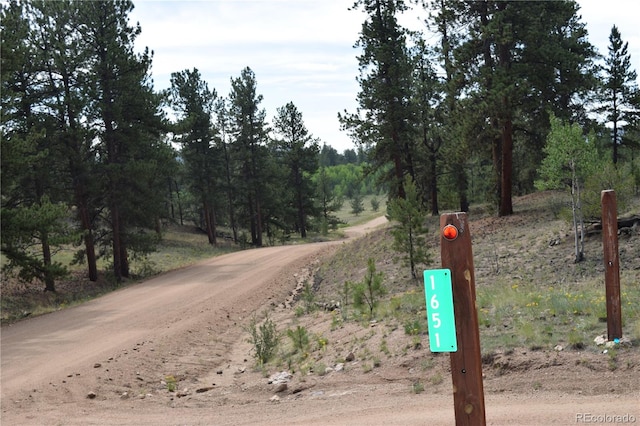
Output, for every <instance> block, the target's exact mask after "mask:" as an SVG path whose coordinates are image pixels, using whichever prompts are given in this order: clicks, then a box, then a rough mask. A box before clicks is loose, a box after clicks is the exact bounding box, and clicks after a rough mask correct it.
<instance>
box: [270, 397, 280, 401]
mask: <svg viewBox="0 0 640 426" xmlns="http://www.w3.org/2000/svg"><path fill="white" fill-rule="evenodd" d="M269 401H271V402H280V397H279V396H278V395H273V396H272V397H271V398H269Z"/></svg>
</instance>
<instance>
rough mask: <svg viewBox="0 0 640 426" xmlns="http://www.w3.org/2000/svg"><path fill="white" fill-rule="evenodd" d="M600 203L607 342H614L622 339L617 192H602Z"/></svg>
mask: <svg viewBox="0 0 640 426" xmlns="http://www.w3.org/2000/svg"><path fill="white" fill-rule="evenodd" d="M600 201H601V202H602V247H603V249H604V282H605V296H606V299H607V340H614V339H620V338H621V337H622V310H621V307H622V303H621V301H620V257H619V254H618V208H617V205H616V192H615V191H614V190H611V189H610V190H606V191H602V192H601V193H600Z"/></svg>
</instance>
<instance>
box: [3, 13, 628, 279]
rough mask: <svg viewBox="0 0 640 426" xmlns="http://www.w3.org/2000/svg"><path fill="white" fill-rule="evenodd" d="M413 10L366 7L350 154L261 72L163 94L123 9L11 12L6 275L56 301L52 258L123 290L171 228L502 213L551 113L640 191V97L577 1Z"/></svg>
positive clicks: (260, 230) (532, 166)
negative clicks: (366, 199) (268, 105)
mask: <svg viewBox="0 0 640 426" xmlns="http://www.w3.org/2000/svg"><path fill="white" fill-rule="evenodd" d="M417 3H418V4H416V2H405V1H401V0H358V1H356V2H355V4H354V8H356V9H360V10H363V11H364V12H366V15H367V18H366V20H365V21H364V22H363V24H362V30H361V32H360V38H359V39H358V40H357V41H356V47H357V48H358V49H359V52H360V53H359V54H358V55H357V58H358V61H359V71H360V75H359V77H358V83H359V85H360V91H359V93H358V94H357V101H358V105H359V107H358V108H357V110H356V111H351V112H350V111H343V112H341V113H340V114H339V119H340V121H341V123H342V126H343V129H344V130H345V131H347V132H348V133H349V134H350V136H351V137H352V138H353V140H354V142H356V146H357V149H354V150H346V151H345V152H344V153H342V154H340V153H338V152H337V151H336V150H335V149H333V148H331V147H330V146H328V145H326V144H325V143H323V141H320V140H318V139H317V138H315V137H314V136H313V134H312V131H311V129H307V128H306V126H305V124H304V120H303V112H302V111H299V110H298V108H297V107H296V105H294V104H293V103H291V102H290V103H287V104H286V105H283V106H281V107H280V108H278V109H277V111H275V112H270V113H271V114H273V116H272V118H271V119H268V117H267V111H265V109H264V108H262V107H261V103H262V101H263V98H262V95H260V94H259V89H258V81H257V77H256V75H255V74H254V72H253V71H252V70H251V68H249V67H246V68H245V69H243V70H239V73H240V74H239V76H237V77H232V78H231V90H230V93H229V94H227V95H226V96H223V95H221V94H219V93H217V91H216V89H215V88H212V87H209V85H208V83H207V82H206V81H205V80H204V78H203V76H202V75H201V74H200V72H199V71H198V69H191V70H188V69H187V70H176V71H175V72H174V73H173V74H172V75H171V87H170V89H168V90H165V91H157V90H156V89H155V88H154V86H153V80H152V75H151V71H150V70H151V64H152V60H153V54H152V52H151V51H150V50H148V49H146V50H144V51H142V52H141V53H136V49H135V48H134V47H135V41H136V37H137V36H138V35H139V34H140V32H141V31H142V28H140V27H139V26H138V25H132V24H131V23H130V22H129V14H130V12H131V11H132V10H133V7H134V4H133V3H132V2H131V1H129V0H115V1H108V2H107V1H98V2H87V1H78V0H60V1H55V2H50V1H36V0H31V1H15V0H14V1H9V2H3V4H2V68H1V72H2V74H1V79H2V80H1V83H2V87H1V102H2V104H1V105H2V117H1V125H2V139H1V142H2V145H1V149H2V155H1V161H2V164H1V173H2V175H1V178H2V179H1V185H2V187H1V189H2V193H1V201H2V205H1V226H2V229H1V231H2V241H1V243H2V244H1V249H2V255H3V257H4V259H5V261H3V264H4V267H5V268H8V269H13V270H15V271H16V272H17V273H18V274H19V276H20V277H21V278H22V279H24V280H27V281H29V280H34V279H35V280H38V281H40V282H42V283H44V285H45V289H47V290H51V291H55V281H56V279H58V278H59V277H61V276H63V275H64V274H65V273H66V268H65V266H64V265H60V264H58V263H56V262H55V261H54V253H55V250H56V249H57V248H59V247H62V246H68V245H70V244H76V245H77V246H78V251H77V259H76V260H77V261H78V262H82V263H84V264H86V265H87V274H88V277H89V279H90V280H92V281H95V280H96V279H97V276H98V268H97V259H98V258H100V257H104V258H108V259H111V267H110V268H111V272H112V274H113V276H114V278H115V279H116V280H117V281H120V280H122V279H124V278H127V277H129V276H130V262H131V260H132V258H133V257H134V256H137V255H139V254H144V253H147V252H149V251H150V250H152V249H153V246H154V244H155V243H156V242H157V241H158V239H159V238H161V237H162V229H163V226H164V225H166V224H167V223H171V222H173V223H178V224H186V223H191V224H196V225H197V226H198V227H200V228H201V229H202V230H203V231H204V232H206V234H207V237H208V240H209V242H210V244H212V245H216V244H217V243H218V239H219V238H220V236H221V235H223V233H222V231H221V229H224V230H226V232H229V233H230V238H232V239H233V240H234V241H236V242H238V241H246V242H247V243H251V244H252V245H254V246H262V245H264V244H266V240H265V238H266V239H267V240H268V241H271V240H273V239H274V238H276V237H277V236H278V235H283V234H290V233H296V234H299V235H300V236H301V237H303V238H304V237H305V236H306V235H307V232H309V231H316V232H326V231H327V229H328V227H329V226H335V225H336V224H337V219H336V217H335V216H334V215H333V214H332V212H335V211H336V210H337V209H338V208H339V206H340V205H341V203H342V201H343V200H344V199H345V198H351V197H354V196H357V195H361V194H364V193H376V194H377V193H379V192H380V191H382V192H384V193H385V194H388V197H389V199H391V200H392V199H395V198H401V199H402V198H405V197H406V188H405V185H406V184H405V182H407V179H409V181H410V182H412V184H414V185H415V188H416V191H417V193H418V197H419V199H420V200H422V204H423V207H424V208H425V209H428V211H429V212H430V213H431V214H433V215H437V214H439V211H440V210H441V209H442V208H447V209H456V210H458V209H459V210H462V211H467V210H468V208H469V205H470V203H472V202H488V203H490V204H491V205H494V206H495V207H496V213H497V214H499V215H509V214H512V212H513V206H512V196H513V195H518V194H524V193H527V192H531V191H534V190H535V187H534V182H535V181H536V179H537V178H538V170H539V168H540V165H541V164H542V161H543V158H544V155H545V150H544V148H545V143H546V140H547V137H548V134H549V132H550V130H551V120H550V117H552V116H553V117H557V119H558V120H561V121H562V122H566V123H570V124H574V123H575V124H577V125H579V126H580V128H581V129H582V131H583V134H584V135H586V134H591V135H592V137H591V138H589V140H593V141H595V143H596V145H597V147H596V149H597V150H598V152H599V154H600V155H599V156H598V158H599V159H601V161H605V160H603V159H606V161H607V162H608V163H611V164H613V167H615V168H616V169H617V170H619V171H621V172H624V173H627V174H628V175H630V176H632V178H633V179H634V185H635V187H636V191H637V187H638V186H639V184H640V167H639V166H638V164H639V163H640V159H639V158H638V150H639V149H640V136H639V133H638V123H639V119H640V115H639V110H640V93H639V91H638V85H637V75H636V73H635V71H634V70H632V69H631V65H630V57H629V53H628V45H627V43H625V42H624V40H623V35H622V34H620V32H619V30H618V29H617V27H615V26H614V27H613V28H612V29H611V35H610V39H609V42H610V44H609V49H608V52H606V53H604V54H603V55H601V54H599V52H597V50H596V49H595V47H594V46H593V45H591V44H590V42H589V40H588V34H587V31H586V29H585V23H583V22H581V20H580V14H579V8H578V5H577V4H576V3H575V2H573V1H548V2H521V1H490V0H486V1H460V0H431V1H427V0H423V1H422V2H417ZM411 7H413V8H422V9H424V10H426V11H428V12H429V14H428V16H429V18H428V19H427V20H426V21H425V22H424V31H423V32H422V33H416V32H410V31H408V30H407V29H405V28H403V27H402V26H401V25H399V23H398V18H399V16H400V14H402V13H410V8H411ZM354 55H355V54H354ZM168 111H170V112H171V113H170V114H169V113H168ZM586 140H587V138H585V143H586ZM602 169H605V164H604V163H603V166H602ZM363 175H366V176H367V178H366V179H363V178H362V177H363Z"/></svg>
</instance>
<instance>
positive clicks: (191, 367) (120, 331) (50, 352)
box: [1, 219, 640, 426]
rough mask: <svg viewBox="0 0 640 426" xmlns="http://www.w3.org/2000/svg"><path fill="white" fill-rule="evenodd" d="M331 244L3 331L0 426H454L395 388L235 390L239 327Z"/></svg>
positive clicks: (209, 264) (568, 416) (434, 401)
mask: <svg viewBox="0 0 640 426" xmlns="http://www.w3.org/2000/svg"><path fill="white" fill-rule="evenodd" d="M383 222H384V219H379V220H378V221H376V222H374V223H370V224H368V225H366V226H362V227H358V228H353V229H351V230H350V231H349V232H348V235H349V236H351V237H355V236H358V235H361V234H362V233H363V232H366V229H367V228H369V227H373V226H377V225H379V224H381V223H383ZM336 244H344V242H333V243H317V244H307V245H297V246H281V247H269V248H262V249H255V250H248V251H242V252H238V253H232V254H228V255H224V256H220V257H216V258H213V259H210V260H207V261H204V262H201V263H198V264H197V265H194V266H192V267H188V268H184V269H181V270H178V271H174V272H171V273H167V274H163V275H161V276H158V277H156V278H153V279H150V280H148V281H146V282H144V283H141V284H138V285H135V286H131V287H128V288H125V289H122V290H119V291H116V292H114V293H111V294H109V295H106V296H104V297H101V298H99V299H96V300H93V301H91V302H88V303H85V304H82V305H79V306H76V307H73V308H70V309H66V310H63V311H58V312H55V313H52V314H48V315H43V316H40V317H36V318H32V319H28V320H25V321H21V322H19V323H16V324H13V325H11V326H5V327H3V328H2V336H1V339H2V340H1V356H2V359H1V369H2V371H1V380H2V382H1V391H2V396H1V404H2V407H1V409H2V417H1V420H2V425H3V426H4V425H45V424H46V425H71V424H74V425H75V424H77V425H116V424H117V425H156V424H170V425H209V424H220V425H236V424H247V425H248V424H274V425H275V424H278V425H281V424H300V425H302V424H305V425H307V424H385V425H394V424H426V425H438V424H442V425H445V424H453V422H454V418H453V408H452V398H451V395H450V394H449V393H447V392H444V393H432V392H425V393H422V394H412V393H409V392H407V390H406V387H405V386H404V385H400V384H399V383H397V382H394V381H393V380H388V379H385V381H380V380H375V379H367V380H368V381H367V380H364V381H362V382H353V381H352V379H351V378H346V376H345V378H344V379H340V376H338V375H335V376H334V378H331V377H328V376H327V377H326V379H323V381H316V382H313V383H310V382H307V383H308V387H309V389H305V388H304V387H303V388H301V390H300V391H299V392H296V393H295V394H292V395H290V398H283V399H281V400H280V401H279V402H274V401H273V400H270V398H269V397H270V396H271V395H272V393H273V392H272V391H269V390H265V388H264V386H261V385H253V384H252V383H251V382H250V380H249V379H248V377H250V376H249V375H247V376H242V377H245V378H246V379H245V378H243V380H242V381H238V379H237V377H238V376H239V375H240V374H243V373H244V372H245V371H246V369H247V368H249V367H248V366H249V365H250V364H251V361H252V360H251V359H249V360H247V357H248V356H247V352H246V347H244V346H243V344H242V342H243V340H244V339H245V338H246V335H245V333H244V332H243V329H242V326H243V325H246V322H247V318H248V317H250V316H251V315H252V314H253V313H255V312H258V311H261V310H264V309H270V308H271V307H273V306H277V305H279V304H281V303H282V301H284V300H285V299H286V298H287V297H288V296H289V295H290V293H291V291H292V290H293V288H294V287H295V283H296V276H297V274H298V273H299V271H301V270H303V269H304V268H305V267H306V266H307V265H309V264H310V263H311V262H314V261H315V260H317V259H318V257H319V256H321V255H322V254H323V252H325V251H329V250H331V249H332V246H335V245H336ZM169 375H172V376H175V379H176V380H177V381H178V383H179V386H180V388H179V389H177V392H175V393H168V392H167V391H166V388H167V384H166V380H169V379H168V378H167V377H168V376H169ZM251 377H254V378H255V377H258V378H259V377H260V375H259V373H257V374H254V375H253V376H251ZM252 380H253V379H252ZM183 388H184V389H183ZM214 396H215V397H214ZM486 399H487V407H488V408H487V419H488V422H489V423H490V424H497V425H507V424H509V425H515V424H522V425H525V424H531V425H533V424H536V425H541V424H575V423H576V420H577V417H576V416H580V415H581V414H580V413H589V414H591V415H625V414H626V415H631V416H632V417H633V418H634V419H635V421H636V422H638V423H640V407H639V406H638V393H637V392H631V393H630V394H626V395H616V396H615V397H613V396H607V395H605V396H602V395H595V396H584V397H582V396H575V395H574V396H569V397H567V396H564V395H558V394H554V393H544V392H541V393H539V394H537V395H535V396H534V395H529V394H516V395H512V394H510V395H504V394H494V395H488V396H487V398H486ZM585 418H586V417H585Z"/></svg>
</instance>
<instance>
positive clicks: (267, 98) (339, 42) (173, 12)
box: [130, 0, 640, 152]
mask: <svg viewBox="0 0 640 426" xmlns="http://www.w3.org/2000/svg"><path fill="white" fill-rule="evenodd" d="M578 3H579V4H580V6H581V11H580V12H581V15H582V18H583V19H582V20H583V22H586V24H587V30H588V31H589V40H590V41H591V43H593V44H594V45H595V46H596V47H597V48H598V50H599V51H600V53H601V54H604V55H606V54H607V46H608V44H609V41H608V37H609V34H610V32H611V27H612V25H614V24H615V25H617V26H618V28H619V30H620V33H621V35H622V39H623V41H625V42H629V53H630V54H631V60H632V66H633V68H634V69H635V70H636V71H637V72H640V66H639V64H640V28H639V27H640V20H639V19H638V16H639V14H638V12H637V10H638V8H637V0H610V1H602V0H579V1H578ZM134 4H135V9H134V11H133V13H132V14H131V16H130V19H131V22H132V23H135V22H139V23H140V25H141V27H142V34H141V35H140V36H139V37H138V39H137V42H136V44H137V47H138V48H139V49H140V50H142V49H143V48H144V47H149V48H150V49H151V50H153V51H154V59H153V69H152V73H153V79H154V82H155V88H156V90H162V89H166V88H168V87H169V86H170V75H171V73H172V72H176V71H182V70H185V69H193V68H198V70H199V71H200V73H201V75H202V76H203V79H204V80H205V81H207V83H208V84H209V88H214V89H215V90H216V91H217V93H218V95H219V96H224V97H227V96H228V95H229V91H230V88H231V84H230V79H231V78H237V77H239V76H240V72H241V71H242V69H244V68H245V67H247V66H248V67H250V68H251V69H252V70H253V72H254V73H255V75H256V81H257V89H258V93H259V94H262V95H263V96H264V99H263V102H262V104H261V106H262V108H264V109H265V110H266V112H267V117H268V120H269V122H270V123H271V121H272V119H273V117H274V115H275V114H276V109H277V108H279V107H281V106H283V105H285V104H286V103H287V102H293V103H294V104H295V105H296V107H297V108H298V110H299V111H300V112H301V113H302V117H303V120H304V122H305V125H306V127H307V129H308V130H309V132H310V133H312V134H313V136H315V137H317V138H319V139H320V140H321V143H322V142H324V143H327V144H328V145H331V146H333V147H334V148H336V149H337V150H338V151H340V152H342V151H343V150H345V149H349V148H354V147H355V146H354V144H353V142H352V141H351V140H350V139H349V137H348V135H347V134H346V133H345V132H341V131H340V125H339V122H338V119H337V114H338V112H341V111H343V110H345V109H347V111H349V112H355V109H356V106H357V103H356V94H357V92H358V90H359V86H358V84H357V82H356V80H355V79H356V76H357V75H358V63H357V59H356V55H357V53H358V52H357V51H356V49H354V47H353V45H354V43H355V42H356V40H357V39H358V33H359V31H360V29H361V25H362V22H363V20H364V19H365V15H364V14H363V13H362V12H360V11H358V10H351V11H350V10H348V7H349V6H351V5H352V4H353V1H352V0H202V1H169V0H165V1H160V0H134ZM401 23H402V24H403V25H405V26H410V27H412V28H414V29H418V28H420V29H421V28H422V27H421V24H420V23H419V20H418V18H417V14H416V12H413V13H411V12H409V13H408V14H406V15H405V16H403V17H402V20H401Z"/></svg>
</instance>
